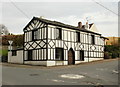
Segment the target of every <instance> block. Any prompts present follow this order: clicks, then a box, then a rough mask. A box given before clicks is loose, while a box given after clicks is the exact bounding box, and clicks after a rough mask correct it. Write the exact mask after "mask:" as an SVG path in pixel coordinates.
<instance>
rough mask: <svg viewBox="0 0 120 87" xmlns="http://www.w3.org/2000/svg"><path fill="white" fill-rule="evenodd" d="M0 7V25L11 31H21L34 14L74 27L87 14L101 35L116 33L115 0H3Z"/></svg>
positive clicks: (83, 20) (116, 7)
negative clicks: (0, 18)
mask: <svg viewBox="0 0 120 87" xmlns="http://www.w3.org/2000/svg"><path fill="white" fill-rule="evenodd" d="M96 1H97V2H99V3H100V4H102V5H103V6H104V7H106V8H108V9H109V10H111V11H112V12H111V11H109V10H108V9H105V8H104V7H102V6H100V5H99V4H97V3H95V2H96ZM0 9H1V10H2V12H1V13H2V14H0V17H2V21H0V24H4V25H5V26H6V27H7V28H8V30H9V32H11V33H13V34H22V33H23V28H24V27H25V26H26V25H27V24H28V23H29V21H30V20H31V19H32V18H33V17H34V16H36V17H40V16H43V18H46V19H50V20H55V21H59V22H63V23H65V24H69V25H73V26H77V24H78V22H79V21H81V22H82V24H85V23H86V21H87V20H86V17H88V18H89V23H94V24H95V25H96V27H97V29H98V31H99V32H100V33H101V34H102V35H103V36H105V37H112V36H118V15H117V14H118V0H110V1H109V2H108V1H105V0H104V1H103V0H88V1H86V0H80V1H77V0H69V1H66V2H65V1H64V0H61V1H57V2H55V0H51V1H50V0H49V1H48V0H46V1H43V0H39V1H38V0H31V1H30V0H29V1H26V0H21V1H19V0H4V1H2V3H0Z"/></svg>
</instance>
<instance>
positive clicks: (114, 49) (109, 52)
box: [105, 45, 120, 59]
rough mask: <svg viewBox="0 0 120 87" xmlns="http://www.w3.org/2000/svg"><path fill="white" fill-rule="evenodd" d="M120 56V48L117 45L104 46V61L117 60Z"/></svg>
mask: <svg viewBox="0 0 120 87" xmlns="http://www.w3.org/2000/svg"><path fill="white" fill-rule="evenodd" d="M119 54H120V47H119V45H106V46H105V59H106V58H108V57H109V58H110V56H111V57H112V58H118V57H119Z"/></svg>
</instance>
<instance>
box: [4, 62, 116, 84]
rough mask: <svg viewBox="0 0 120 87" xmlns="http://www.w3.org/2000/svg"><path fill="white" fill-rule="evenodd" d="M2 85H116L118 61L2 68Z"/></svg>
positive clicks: (6, 66)
mask: <svg viewBox="0 0 120 87" xmlns="http://www.w3.org/2000/svg"><path fill="white" fill-rule="evenodd" d="M2 76H3V77H2V84H3V85H118V60H107V61H99V62H93V63H87V64H80V65H72V66H57V67H41V66H28V65H16V64H12V65H11V64H8V65H6V64H5V65H4V64H3V66H2Z"/></svg>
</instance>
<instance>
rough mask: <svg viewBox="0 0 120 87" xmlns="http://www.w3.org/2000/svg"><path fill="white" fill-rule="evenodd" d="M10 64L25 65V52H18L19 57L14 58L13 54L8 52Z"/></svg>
mask: <svg viewBox="0 0 120 87" xmlns="http://www.w3.org/2000/svg"><path fill="white" fill-rule="evenodd" d="M8 63H20V64H23V50H17V55H16V56H12V52H11V51H9V52H8Z"/></svg>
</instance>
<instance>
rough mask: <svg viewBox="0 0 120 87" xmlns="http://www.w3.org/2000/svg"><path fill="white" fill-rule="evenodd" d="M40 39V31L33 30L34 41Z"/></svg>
mask: <svg viewBox="0 0 120 87" xmlns="http://www.w3.org/2000/svg"><path fill="white" fill-rule="evenodd" d="M37 37H38V31H37V30H33V31H32V40H37Z"/></svg>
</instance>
